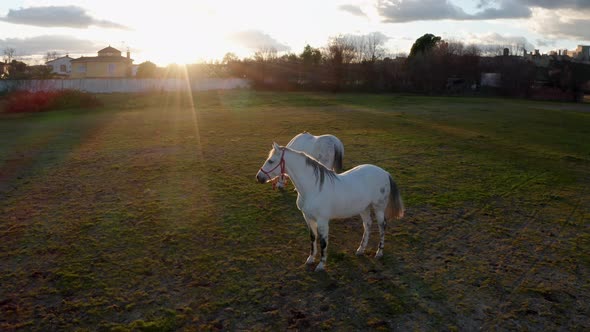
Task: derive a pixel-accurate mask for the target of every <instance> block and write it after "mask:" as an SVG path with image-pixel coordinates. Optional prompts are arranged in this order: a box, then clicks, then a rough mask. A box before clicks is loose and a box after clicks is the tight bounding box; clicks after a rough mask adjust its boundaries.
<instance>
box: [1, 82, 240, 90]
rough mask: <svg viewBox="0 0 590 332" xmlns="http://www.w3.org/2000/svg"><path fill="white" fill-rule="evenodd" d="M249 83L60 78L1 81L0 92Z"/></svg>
mask: <svg viewBox="0 0 590 332" xmlns="http://www.w3.org/2000/svg"><path fill="white" fill-rule="evenodd" d="M249 87H250V82H249V81H248V80H245V79H241V78H208V79H197V80H192V81H189V80H184V79H127V78H122V79H114V78H112V79H101V78H82V79H59V80H0V92H5V91H12V90H27V91H32V92H34V91H55V90H80V91H86V92H92V93H112V92H154V91H156V92H159V91H189V90H191V91H207V90H231V89H246V88H249Z"/></svg>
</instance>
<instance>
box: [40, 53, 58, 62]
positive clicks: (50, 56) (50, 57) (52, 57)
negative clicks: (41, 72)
mask: <svg viewBox="0 0 590 332" xmlns="http://www.w3.org/2000/svg"><path fill="white" fill-rule="evenodd" d="M59 57H60V54H59V53H57V52H56V51H53V52H47V53H46V54H45V57H44V58H45V62H49V61H51V60H55V59H57V58H59Z"/></svg>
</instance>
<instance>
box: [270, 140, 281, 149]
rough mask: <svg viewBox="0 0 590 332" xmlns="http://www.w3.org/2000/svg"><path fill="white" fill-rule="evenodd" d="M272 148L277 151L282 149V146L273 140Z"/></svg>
mask: <svg viewBox="0 0 590 332" xmlns="http://www.w3.org/2000/svg"><path fill="white" fill-rule="evenodd" d="M272 148H273V149H275V151H279V150H280V149H281V147H280V146H279V145H278V144H277V143H276V142H272Z"/></svg>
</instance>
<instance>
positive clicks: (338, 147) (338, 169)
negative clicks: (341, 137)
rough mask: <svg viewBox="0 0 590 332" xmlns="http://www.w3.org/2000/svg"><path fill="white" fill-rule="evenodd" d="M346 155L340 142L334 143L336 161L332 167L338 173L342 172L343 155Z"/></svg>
mask: <svg viewBox="0 0 590 332" xmlns="http://www.w3.org/2000/svg"><path fill="white" fill-rule="evenodd" d="M343 155H344V148H343V147H342V146H341V145H339V144H334V163H333V166H332V168H333V169H334V171H335V172H336V173H340V172H342V157H343Z"/></svg>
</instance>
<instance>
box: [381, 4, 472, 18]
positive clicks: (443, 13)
mask: <svg viewBox="0 0 590 332" xmlns="http://www.w3.org/2000/svg"><path fill="white" fill-rule="evenodd" d="M377 11H378V13H379V15H381V16H382V17H383V19H384V21H385V22H388V23H403V22H412V21H426V20H443V19H456V20H464V19H467V18H468V17H469V15H468V14H467V13H465V11H463V9H461V8H460V7H457V6H455V5H453V4H452V3H450V2H449V1H447V0H424V1H420V0H378V1H377Z"/></svg>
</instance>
